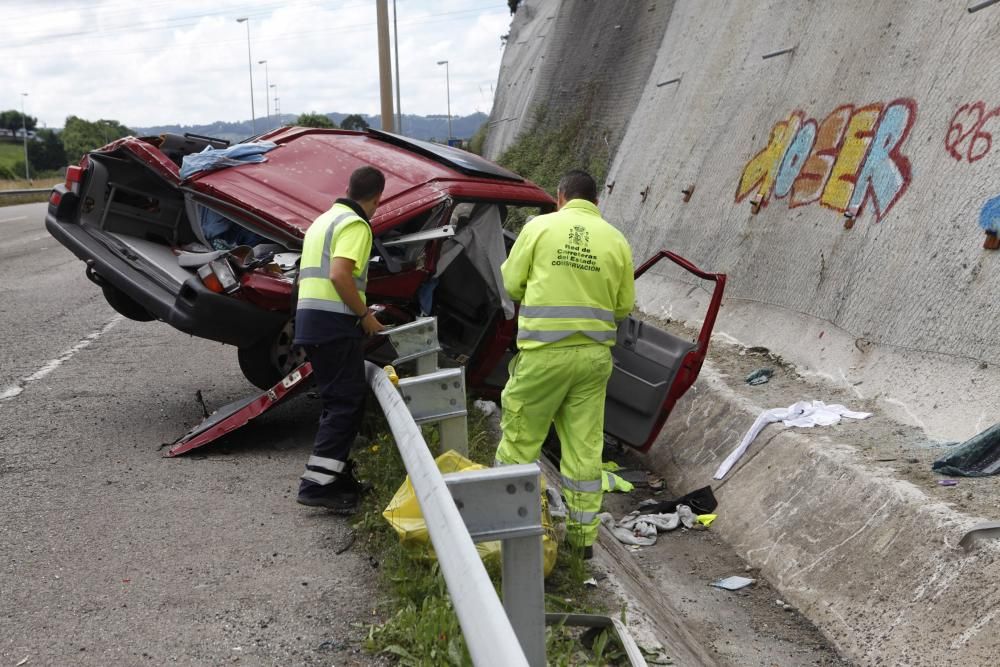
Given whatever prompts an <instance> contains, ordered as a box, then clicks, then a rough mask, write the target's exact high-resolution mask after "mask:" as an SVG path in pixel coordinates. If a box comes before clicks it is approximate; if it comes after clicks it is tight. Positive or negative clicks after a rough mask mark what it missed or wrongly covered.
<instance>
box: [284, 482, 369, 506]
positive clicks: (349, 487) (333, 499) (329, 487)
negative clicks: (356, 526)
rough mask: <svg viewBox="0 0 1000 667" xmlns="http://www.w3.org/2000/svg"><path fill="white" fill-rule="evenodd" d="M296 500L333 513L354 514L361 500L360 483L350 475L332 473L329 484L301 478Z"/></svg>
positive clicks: (301, 503)
mask: <svg viewBox="0 0 1000 667" xmlns="http://www.w3.org/2000/svg"><path fill="white" fill-rule="evenodd" d="M296 500H297V501H298V503H299V504H300V505H308V506H309V507H325V508H327V509H328V510H331V511H333V512H334V513H335V514H354V513H355V512H357V511H358V504H359V503H360V502H361V491H360V483H359V482H358V480H356V479H355V478H354V477H353V476H352V475H334V480H333V481H332V482H330V483H329V484H317V483H316V482H312V481H309V480H307V479H303V480H301V481H300V482H299V495H298V497H297V498H296Z"/></svg>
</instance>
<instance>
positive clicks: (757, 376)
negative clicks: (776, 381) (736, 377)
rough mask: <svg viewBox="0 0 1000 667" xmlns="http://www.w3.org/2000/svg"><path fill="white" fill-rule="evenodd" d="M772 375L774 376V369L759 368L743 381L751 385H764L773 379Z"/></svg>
mask: <svg viewBox="0 0 1000 667" xmlns="http://www.w3.org/2000/svg"><path fill="white" fill-rule="evenodd" d="M772 375H774V369H773V368H758V369H757V370H755V371H754V372H752V373H750V374H749V375H747V376H746V377H745V378H743V381H744V382H746V383H747V384H749V385H758V384H764V383H766V382H767V381H768V380H770V379H771V376H772Z"/></svg>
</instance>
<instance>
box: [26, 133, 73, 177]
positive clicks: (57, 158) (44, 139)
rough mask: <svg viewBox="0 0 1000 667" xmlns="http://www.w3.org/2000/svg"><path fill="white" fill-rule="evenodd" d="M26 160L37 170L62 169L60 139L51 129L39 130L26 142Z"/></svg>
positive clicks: (63, 154) (64, 155) (63, 152)
mask: <svg viewBox="0 0 1000 667" xmlns="http://www.w3.org/2000/svg"><path fill="white" fill-rule="evenodd" d="M28 161H29V162H30V163H31V167H32V169H37V170H38V171H48V170H51V169H62V168H63V167H65V166H66V149H64V148H63V143H62V139H60V138H59V135H58V134H56V133H55V132H54V131H52V130H39V131H38V132H37V134H35V140H34V141H29V142H28Z"/></svg>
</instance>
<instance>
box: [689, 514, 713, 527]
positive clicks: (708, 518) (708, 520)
mask: <svg viewBox="0 0 1000 667" xmlns="http://www.w3.org/2000/svg"><path fill="white" fill-rule="evenodd" d="M718 518H719V515H718V514H699V515H698V516H696V517H695V518H694V519H695V521H697V522H698V524H700V525H702V526H705V528H708V527H709V526H711V525H712V522H713V521H715V520H716V519H718Z"/></svg>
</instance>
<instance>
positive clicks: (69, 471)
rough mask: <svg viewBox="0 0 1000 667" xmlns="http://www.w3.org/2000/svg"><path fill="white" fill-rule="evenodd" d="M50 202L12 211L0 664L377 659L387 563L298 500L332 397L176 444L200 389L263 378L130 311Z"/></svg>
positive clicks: (1, 244)
mask: <svg viewBox="0 0 1000 667" xmlns="http://www.w3.org/2000/svg"><path fill="white" fill-rule="evenodd" d="M44 207H45V205H44V204H29V205H24V206H13V207H5V208H0V283H2V288H0V339H2V340H3V343H2V345H0V665H19V664H23V665H26V666H33V665H109V664H118V665H136V664H188V665H208V664H220V663H229V662H240V663H243V664H264V665H273V664H282V665H292V664H337V665H345V664H347V665H350V664H371V663H372V662H373V658H372V657H371V656H367V655H365V654H364V653H363V652H360V649H359V644H358V642H359V640H360V639H361V638H362V637H363V635H364V634H365V629H364V628H363V627H358V625H357V624H364V623H366V622H370V621H371V620H372V616H373V613H374V609H375V604H376V601H375V598H376V596H375V595H374V589H375V577H376V574H377V573H376V571H375V570H374V569H373V566H372V565H371V564H370V563H369V560H368V557H367V555H366V554H365V553H364V551H363V549H362V548H361V546H360V545H354V546H353V547H351V548H349V549H348V550H347V551H346V552H345V553H343V554H340V555H337V554H336V551H337V550H338V549H340V548H341V547H343V546H345V545H347V544H349V542H350V539H351V537H350V532H351V531H350V522H349V520H347V519H344V518H340V517H335V516H332V515H330V514H328V513H326V512H325V511H324V510H315V509H309V508H304V507H302V506H299V505H297V504H296V503H295V502H294V491H295V488H296V485H297V481H298V480H297V478H298V475H299V474H300V472H301V470H302V466H303V463H304V460H305V458H306V457H307V456H308V453H309V448H310V441H311V438H312V434H313V431H314V424H315V418H316V414H317V405H316V403H315V402H314V401H313V400H311V399H309V398H308V397H305V396H302V397H300V398H297V399H295V400H293V401H292V402H291V403H289V404H288V405H285V406H281V407H280V408H278V409H277V410H276V411H275V414H273V415H268V416H265V417H264V418H262V419H261V420H259V421H258V422H257V423H255V424H254V425H252V426H251V427H250V428H248V429H246V430H245V432H243V433H238V434H233V435H231V436H229V438H228V439H227V440H225V441H224V442H223V443H220V444H217V445H213V446H211V447H208V448H205V449H203V450H199V452H196V453H195V454H196V455H195V456H189V457H185V458H179V459H167V458H163V456H162V451H161V450H160V445H161V444H162V443H166V442H170V441H173V440H174V439H175V438H177V437H178V436H179V435H181V434H182V433H184V432H185V431H186V430H187V429H188V428H189V427H190V426H191V425H193V424H195V423H197V422H199V421H200V419H201V417H202V413H201V408H200V406H199V405H198V404H197V403H196V402H195V399H194V395H195V391H196V390H199V389H200V390H201V391H202V392H203V394H204V397H205V400H206V402H207V403H208V406H209V408H210V409H213V408H215V407H218V406H221V405H223V404H225V403H228V402H230V401H233V400H236V399H238V398H242V397H244V396H247V395H249V394H250V393H251V392H253V391H254V390H253V388H252V387H251V386H250V385H249V384H248V383H247V382H246V381H245V380H244V379H243V377H242V375H241V374H240V372H239V369H238V367H237V364H236V353H235V350H234V349H233V348H230V347H226V346H223V345H220V344H217V343H211V342H208V341H204V340H200V339H197V338H191V337H189V336H186V335H184V334H181V333H179V332H177V331H175V330H173V329H171V328H170V327H168V326H166V325H164V324H161V323H157V322H152V323H138V322H132V321H130V320H126V319H123V318H121V317H119V316H118V315H116V313H115V312H114V311H113V310H112V309H111V308H110V307H109V306H108V305H107V304H106V303H105V301H104V298H103V297H102V295H101V293H100V290H99V289H97V288H96V287H95V286H94V285H92V284H91V283H90V282H89V281H88V280H87V279H86V278H85V277H84V273H83V263H82V262H80V261H79V260H77V259H76V258H75V257H73V256H72V255H71V254H70V253H69V252H68V251H67V250H65V249H64V248H63V247H62V246H60V245H59V244H58V243H57V242H55V241H54V240H53V239H52V238H51V237H49V236H48V235H47V234H46V233H45V229H44V224H43V216H44V210H45V208H44ZM25 659H27V661H26V662H22V661H24V660H25Z"/></svg>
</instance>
